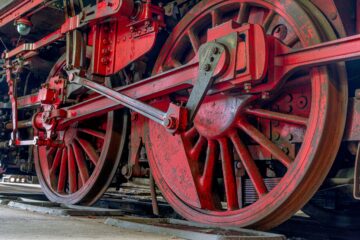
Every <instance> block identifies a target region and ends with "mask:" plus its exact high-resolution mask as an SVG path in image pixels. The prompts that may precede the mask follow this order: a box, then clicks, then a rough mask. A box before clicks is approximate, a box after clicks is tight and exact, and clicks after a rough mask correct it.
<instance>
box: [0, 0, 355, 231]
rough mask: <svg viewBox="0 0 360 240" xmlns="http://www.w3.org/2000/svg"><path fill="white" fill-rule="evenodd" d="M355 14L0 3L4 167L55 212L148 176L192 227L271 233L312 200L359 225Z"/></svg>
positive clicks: (349, 7) (236, 3)
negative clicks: (32, 185)
mask: <svg viewBox="0 0 360 240" xmlns="http://www.w3.org/2000/svg"><path fill="white" fill-rule="evenodd" d="M358 16H360V1H356V0H352V1H333V0H312V1H306V0H297V1H290V0H281V1H280V0H211V1H210V0H202V1H195V0H177V1H170V0H169V1H161V0H159V1H151V0H146V1H145V0H143V1H134V0H123V1H119V0H103V1H95V0H94V1H91V0H89V1H81V0H65V1H60V0H59V1H56V0H55V1H50V0H32V1H27V0H22V1H5V2H4V3H1V4H0V33H1V45H2V48H3V50H4V51H3V54H2V65H1V70H2V71H1V80H0V84H1V89H0V95H1V96H0V100H1V102H0V106H1V111H0V113H1V116H0V118H1V129H0V138H1V143H0V148H1V158H0V162H1V168H0V169H1V171H2V172H3V171H5V170H7V171H10V170H11V169H13V170H15V171H18V170H20V171H24V172H29V173H34V174H36V175H37V176H38V177H39V180H40V183H41V185H42V188H43V191H44V193H45V194H46V195H47V197H48V198H49V199H50V200H52V201H55V202H62V203H71V204H92V203H94V202H96V200H97V199H98V198H99V197H100V196H101V195H102V194H103V193H104V191H106V189H107V187H108V186H109V184H110V183H111V182H112V180H113V178H114V177H115V176H117V178H118V179H120V180H119V181H120V182H121V181H131V179H132V178H137V177H143V178H147V177H149V176H151V177H152V178H154V179H155V181H156V183H157V186H158V187H159V189H160V190H161V191H162V193H163V195H164V196H165V198H166V199H167V201H168V202H169V203H170V204H171V205H172V206H173V207H174V208H175V210H177V211H178V212H179V213H180V214H181V215H182V216H184V217H185V218H188V219H190V220H194V221H199V222H203V223H207V224H212V225H231V226H234V225H235V226H251V227H256V228H261V229H267V228H271V227H273V226H276V225H277V224H279V223H281V222H283V221H284V220H286V219H287V218H288V217H290V216H291V215H292V214H293V213H294V212H296V211H297V210H299V209H300V208H302V207H303V206H304V205H305V204H306V203H307V202H308V201H309V200H310V199H311V198H312V199H311V200H310V203H309V204H308V205H307V206H306V207H305V208H304V211H306V212H307V213H309V214H310V215H314V216H315V217H319V218H320V219H329V216H331V219H332V221H334V219H336V218H339V219H340V220H339V223H340V224H345V225H351V226H354V225H355V220H354V219H356V217H357V216H358V215H359V212H360V208H359V204H358V202H356V200H355V198H359V197H360V196H359V195H360V193H359V192H360V191H359V175H360V173H359V172H360V171H359V170H357V169H356V167H355V166H356V163H357V162H359V161H358V157H359V152H360V151H359V149H360V148H359V146H360V145H359V144H358V142H359V141H360V134H359V127H358V126H359V117H360V115H359V114H360V111H359V106H360V103H359V99H360V91H357V89H360V84H359V77H360V69H359V68H358V67H357V66H358V64H359V62H357V60H356V59H359V58H360V54H359V52H360V37H359V35H357V34H360V17H358ZM352 35H353V36H352ZM345 61H346V63H345ZM358 168H359V167H358ZM356 170H357V171H356ZM314 194H315V196H314ZM353 195H354V196H353ZM313 196H314V197H313ZM354 197H355V198H354ZM323 216H327V217H325V218H324V217H323ZM344 218H345V219H346V221H343V219H344Z"/></svg>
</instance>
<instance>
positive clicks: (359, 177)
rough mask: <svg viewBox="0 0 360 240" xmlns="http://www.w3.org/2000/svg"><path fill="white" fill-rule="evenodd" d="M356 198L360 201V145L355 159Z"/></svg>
mask: <svg viewBox="0 0 360 240" xmlns="http://www.w3.org/2000/svg"><path fill="white" fill-rule="evenodd" d="M354 198H355V199H357V200H360V143H359V144H358V148H357V152H356V158H355V172H354Z"/></svg>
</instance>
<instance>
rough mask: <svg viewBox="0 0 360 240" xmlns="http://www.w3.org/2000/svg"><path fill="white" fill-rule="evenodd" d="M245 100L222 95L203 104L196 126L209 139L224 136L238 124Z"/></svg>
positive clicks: (195, 122)
mask: <svg viewBox="0 0 360 240" xmlns="http://www.w3.org/2000/svg"><path fill="white" fill-rule="evenodd" d="M244 103H245V100H243V99H241V98H236V97H226V96H224V97H221V98H220V99H216V100H213V101H208V102H205V103H203V104H202V105H201V107H200V109H199V112H198V113H197V115H196V118H195V120H194V126H195V128H196V129H197V131H198V132H199V134H200V135H201V136H204V137H205V138H208V139H215V138H219V137H222V136H223V135H224V134H226V133H227V132H228V131H229V130H231V129H232V128H233V127H234V125H236V122H237V120H238V119H239V115H240V112H241V109H242V107H241V106H243V105H244Z"/></svg>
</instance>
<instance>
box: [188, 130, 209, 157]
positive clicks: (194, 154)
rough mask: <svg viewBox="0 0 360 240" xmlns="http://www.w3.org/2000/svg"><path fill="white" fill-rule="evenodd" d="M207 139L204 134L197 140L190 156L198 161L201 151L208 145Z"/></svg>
mask: <svg viewBox="0 0 360 240" xmlns="http://www.w3.org/2000/svg"><path fill="white" fill-rule="evenodd" d="M206 143H207V140H206V138H204V137H203V136H200V138H199V139H198V141H197V142H196V144H195V146H194V147H193V148H192V149H191V151H190V156H191V158H192V159H193V160H195V161H198V160H199V157H200V154H201V152H202V151H203V150H204V148H205V147H206Z"/></svg>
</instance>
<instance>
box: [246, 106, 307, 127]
mask: <svg viewBox="0 0 360 240" xmlns="http://www.w3.org/2000/svg"><path fill="white" fill-rule="evenodd" d="M245 112H246V113H247V114H249V115H252V116H255V117H260V118H266V119H269V120H277V121H283V122H288V123H293V124H298V125H302V126H306V125H307V122H308V119H307V118H305V117H299V116H296V115H290V114H285V113H279V112H273V111H269V110H263V109H250V108H248V109H246V111H245Z"/></svg>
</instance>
